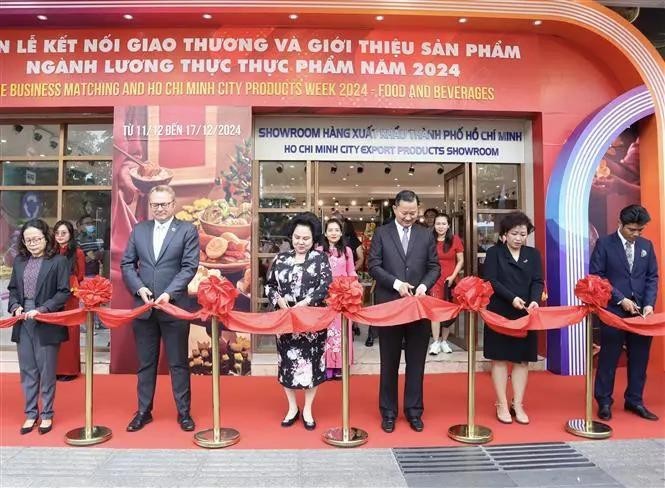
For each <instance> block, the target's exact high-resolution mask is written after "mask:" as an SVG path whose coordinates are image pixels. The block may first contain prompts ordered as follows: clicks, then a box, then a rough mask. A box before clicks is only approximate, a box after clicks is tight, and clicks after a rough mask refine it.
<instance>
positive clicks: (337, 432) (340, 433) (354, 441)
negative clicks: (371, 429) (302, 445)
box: [322, 427, 367, 447]
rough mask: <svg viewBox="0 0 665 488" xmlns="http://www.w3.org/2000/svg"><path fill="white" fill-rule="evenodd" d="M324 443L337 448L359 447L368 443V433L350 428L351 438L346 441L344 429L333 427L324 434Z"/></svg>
mask: <svg viewBox="0 0 665 488" xmlns="http://www.w3.org/2000/svg"><path fill="white" fill-rule="evenodd" d="M322 437H323V442H325V443H326V444H330V445H331V446H335V447H358V446H362V445H363V444H364V443H365V442H367V432H365V431H364V430H362V429H357V428H355V427H349V438H348V439H346V440H345V439H344V429H343V428H342V427H333V428H332V429H328V430H326V431H325V432H324V433H323V436H322Z"/></svg>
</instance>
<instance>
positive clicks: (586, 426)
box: [566, 315, 612, 439]
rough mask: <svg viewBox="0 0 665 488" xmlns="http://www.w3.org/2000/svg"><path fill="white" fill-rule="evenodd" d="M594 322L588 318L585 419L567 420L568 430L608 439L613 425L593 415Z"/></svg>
mask: <svg viewBox="0 0 665 488" xmlns="http://www.w3.org/2000/svg"><path fill="white" fill-rule="evenodd" d="M592 410H593V322H592V320H591V315H587V318H586V411H585V416H584V418H583V419H571V420H569V421H568V422H566V431H567V432H570V433H571V434H573V435H576V436H579V437H586V438H588V439H607V438H608V437H610V436H611V435H612V427H610V426H609V425H607V424H604V423H602V422H597V421H595V420H593V419H592V417H593V412H592Z"/></svg>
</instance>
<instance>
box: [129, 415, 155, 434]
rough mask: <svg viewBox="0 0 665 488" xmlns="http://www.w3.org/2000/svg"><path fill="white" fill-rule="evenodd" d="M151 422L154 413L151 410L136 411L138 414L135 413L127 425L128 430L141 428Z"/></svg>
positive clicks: (134, 430) (133, 430)
mask: <svg viewBox="0 0 665 488" xmlns="http://www.w3.org/2000/svg"><path fill="white" fill-rule="evenodd" d="M150 422H152V414H151V413H150V412H136V415H134V418H133V419H132V421H131V422H130V423H129V425H128V426H127V432H136V431H137V430H141V429H142V428H143V427H145V426H146V424H149V423H150Z"/></svg>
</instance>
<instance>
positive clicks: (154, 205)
mask: <svg viewBox="0 0 665 488" xmlns="http://www.w3.org/2000/svg"><path fill="white" fill-rule="evenodd" d="M172 203H173V200H171V201H170V202H166V203H152V202H150V208H152V209H158V208H169V206H171V204H172Z"/></svg>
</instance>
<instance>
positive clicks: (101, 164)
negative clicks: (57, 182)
mask: <svg viewBox="0 0 665 488" xmlns="http://www.w3.org/2000/svg"><path fill="white" fill-rule="evenodd" d="M64 179H65V181H64V184H65V185H76V186H80V185H92V186H99V185H102V186H110V185H111V161H65V171H64Z"/></svg>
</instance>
